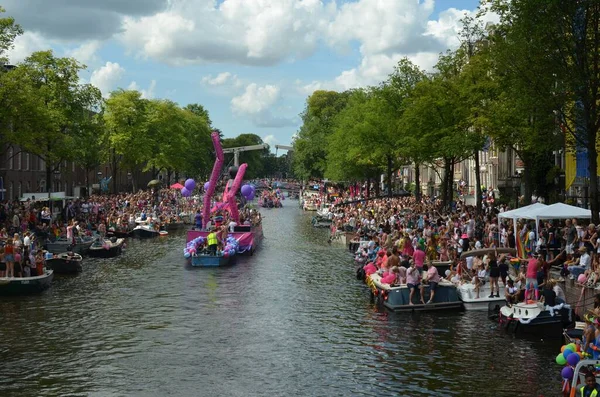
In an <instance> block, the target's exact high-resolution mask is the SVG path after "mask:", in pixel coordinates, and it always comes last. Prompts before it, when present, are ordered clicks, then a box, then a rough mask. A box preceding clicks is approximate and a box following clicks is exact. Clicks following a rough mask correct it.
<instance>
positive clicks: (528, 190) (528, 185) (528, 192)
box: [521, 158, 533, 205]
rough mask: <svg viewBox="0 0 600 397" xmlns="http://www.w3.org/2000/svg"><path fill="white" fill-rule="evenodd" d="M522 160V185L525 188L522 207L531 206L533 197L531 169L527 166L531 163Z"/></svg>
mask: <svg viewBox="0 0 600 397" xmlns="http://www.w3.org/2000/svg"><path fill="white" fill-rule="evenodd" d="M521 160H523V168H524V169H523V184H524V186H525V189H524V193H523V196H524V198H525V200H524V201H523V205H529V204H531V196H533V178H532V175H531V167H530V166H529V165H530V164H531V163H530V161H529V160H525V159H524V158H521Z"/></svg>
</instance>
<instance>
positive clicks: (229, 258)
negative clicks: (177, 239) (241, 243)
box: [183, 234, 238, 267]
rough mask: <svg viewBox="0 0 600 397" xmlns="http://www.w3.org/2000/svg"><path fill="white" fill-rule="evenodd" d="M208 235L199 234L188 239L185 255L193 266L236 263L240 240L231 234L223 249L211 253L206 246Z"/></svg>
mask: <svg viewBox="0 0 600 397" xmlns="http://www.w3.org/2000/svg"><path fill="white" fill-rule="evenodd" d="M206 240H207V239H206V237H202V236H198V237H196V238H195V239H193V240H191V241H188V242H187V244H186V246H185V249H184V250H183V256H184V257H185V258H186V259H188V260H189V263H190V265H192V266H193V267H221V266H228V265H231V264H233V263H234V261H235V257H236V254H237V250H238V241H237V240H236V239H235V237H233V236H232V235H231V234H229V235H228V236H227V241H225V246H224V247H223V250H222V251H218V252H213V253H211V252H210V251H209V249H208V247H207V246H206Z"/></svg>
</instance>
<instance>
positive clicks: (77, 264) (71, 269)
mask: <svg viewBox="0 0 600 397" xmlns="http://www.w3.org/2000/svg"><path fill="white" fill-rule="evenodd" d="M82 262H83V257H82V256H81V255H79V254H76V253H75V252H63V253H60V254H54V253H50V252H47V253H46V266H48V267H49V268H50V269H52V270H54V273H56V274H73V273H79V272H80V271H81V270H82V269H83V268H82V266H81V263H82Z"/></svg>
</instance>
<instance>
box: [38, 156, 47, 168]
mask: <svg viewBox="0 0 600 397" xmlns="http://www.w3.org/2000/svg"><path fill="white" fill-rule="evenodd" d="M39 159H40V171H46V162H45V161H44V159H42V158H41V157H40V158H39Z"/></svg>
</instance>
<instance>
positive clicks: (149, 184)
mask: <svg viewBox="0 0 600 397" xmlns="http://www.w3.org/2000/svg"><path fill="white" fill-rule="evenodd" d="M160 183H161V182H160V181H159V180H158V179H152V180H151V181H150V182H148V187H152V186H157V185H160Z"/></svg>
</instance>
